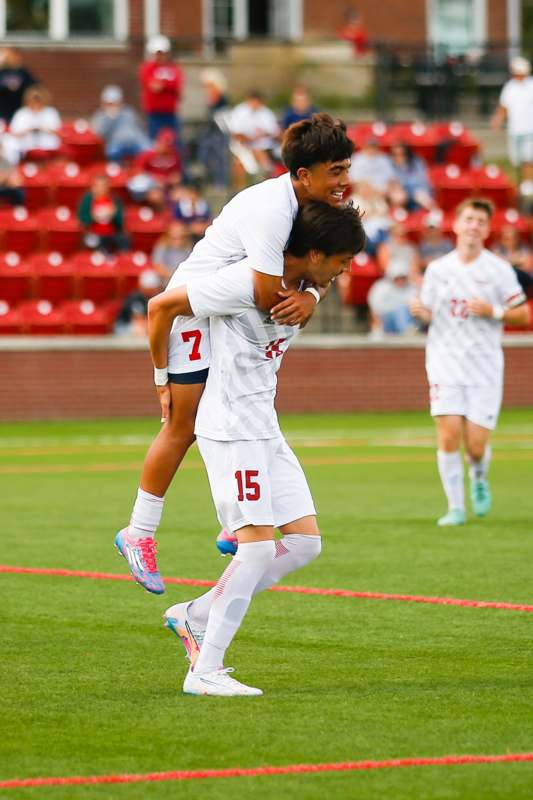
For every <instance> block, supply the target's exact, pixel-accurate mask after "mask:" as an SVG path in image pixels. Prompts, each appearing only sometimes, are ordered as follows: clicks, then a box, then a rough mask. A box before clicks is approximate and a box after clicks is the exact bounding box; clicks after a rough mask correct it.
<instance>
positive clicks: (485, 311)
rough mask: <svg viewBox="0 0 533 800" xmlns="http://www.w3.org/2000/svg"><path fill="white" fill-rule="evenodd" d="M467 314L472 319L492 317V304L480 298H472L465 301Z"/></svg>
mask: <svg viewBox="0 0 533 800" xmlns="http://www.w3.org/2000/svg"><path fill="white" fill-rule="evenodd" d="M467 306H468V312H469V314H473V315H474V317H492V304H491V303H488V302H487V301H486V300H482V299H481V298H480V297H473V298H472V300H468V301H467Z"/></svg>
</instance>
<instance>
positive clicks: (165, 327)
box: [148, 286, 192, 422]
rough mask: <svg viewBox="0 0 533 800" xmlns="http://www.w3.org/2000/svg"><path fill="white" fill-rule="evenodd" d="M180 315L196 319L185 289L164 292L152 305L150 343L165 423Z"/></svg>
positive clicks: (155, 380)
mask: <svg viewBox="0 0 533 800" xmlns="http://www.w3.org/2000/svg"><path fill="white" fill-rule="evenodd" d="M178 315H180V316H181V315H183V316H191V315H192V310H191V306H190V304H189V298H188V296H187V288H186V287H185V286H178V287H177V289H171V290H170V291H168V292H161V294H157V295H156V296H155V297H152V298H151V299H150V300H149V301H148V342H149V345H150V355H151V356H152V363H153V365H154V382H155V385H156V390H157V394H158V395H159V402H160V404H161V422H165V421H166V420H167V419H168V412H169V409H170V399H171V398H170V386H169V385H168V337H169V335H170V330H171V328H172V323H173V321H174V317H177V316H178Z"/></svg>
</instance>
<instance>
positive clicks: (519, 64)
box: [492, 56, 533, 195]
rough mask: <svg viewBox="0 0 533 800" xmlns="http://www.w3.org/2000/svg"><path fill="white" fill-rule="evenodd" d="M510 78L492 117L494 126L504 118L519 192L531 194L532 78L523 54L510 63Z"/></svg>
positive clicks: (532, 161) (532, 142)
mask: <svg viewBox="0 0 533 800" xmlns="http://www.w3.org/2000/svg"><path fill="white" fill-rule="evenodd" d="M510 69H511V79H510V80H508V81H507V83H506V84H505V85H504V87H503V89H502V92H501V94H500V101H499V104H498V106H497V108H496V111H495V112H494V114H493V117H492V126H493V128H494V129H495V130H497V129H498V128H500V127H501V125H502V124H503V122H504V120H505V119H507V132H508V146H509V158H510V160H511V163H512V164H514V166H515V167H517V169H518V171H519V175H520V181H521V186H520V192H521V194H523V195H533V78H532V77H531V76H530V72H531V65H530V63H529V61H528V60H527V58H523V57H522V56H516V57H515V58H513V59H511V63H510ZM523 184H525V185H523Z"/></svg>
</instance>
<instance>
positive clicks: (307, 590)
mask: <svg viewBox="0 0 533 800" xmlns="http://www.w3.org/2000/svg"><path fill="white" fill-rule="evenodd" d="M2 572H6V573H12V574H16V575H23V574H25V575H55V576H58V577H62V578H92V579H94V580H107V581H132V580H133V578H132V577H131V575H122V574H118V573H113V572H87V571H83V570H74V569H44V568H40V567H15V566H10V565H9V564H0V573H2ZM164 581H165V583H171V584H178V585H181V586H214V585H215V583H216V581H203V580H198V579H195V578H164ZM268 591H270V592H289V593H291V594H309V595H319V596H322V597H349V598H352V599H357V600H395V601H397V602H404V603H429V604H430V605H437V606H462V607H464V608H497V609H501V610H503V611H527V612H529V613H531V612H533V605H526V604H524V603H503V602H498V601H493V600H462V599H459V598H455V597H425V596H423V595H416V594H390V593H386V592H354V591H352V590H350V589H323V588H313V587H312V586H272V587H271V588H270V589H269V590H268Z"/></svg>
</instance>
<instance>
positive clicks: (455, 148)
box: [433, 120, 479, 168]
mask: <svg viewBox="0 0 533 800" xmlns="http://www.w3.org/2000/svg"><path fill="white" fill-rule="evenodd" d="M433 130H434V131H435V133H436V135H437V138H438V141H439V142H440V143H446V142H447V143H448V146H447V147H446V150H445V152H443V156H444V159H445V160H446V161H447V162H448V163H450V164H457V166H459V167H463V168H466V167H468V166H469V164H470V162H471V161H472V159H473V157H474V156H475V155H476V154H477V153H478V151H479V142H478V140H477V139H475V138H474V137H473V136H472V134H471V133H470V131H469V130H468V129H467V128H465V126H464V125H463V123H462V122H458V121H457V120H454V121H452V122H439V123H437V124H436V125H434V126H433Z"/></svg>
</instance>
